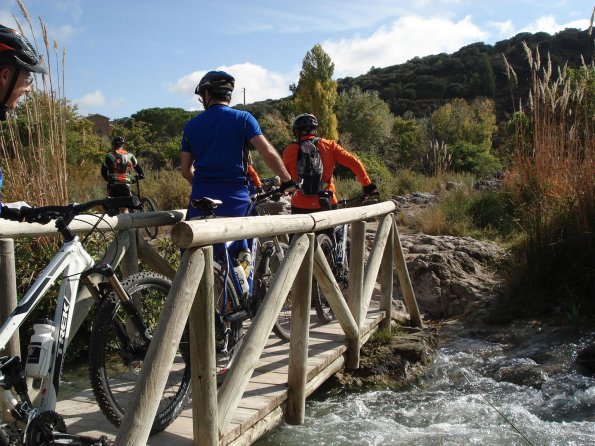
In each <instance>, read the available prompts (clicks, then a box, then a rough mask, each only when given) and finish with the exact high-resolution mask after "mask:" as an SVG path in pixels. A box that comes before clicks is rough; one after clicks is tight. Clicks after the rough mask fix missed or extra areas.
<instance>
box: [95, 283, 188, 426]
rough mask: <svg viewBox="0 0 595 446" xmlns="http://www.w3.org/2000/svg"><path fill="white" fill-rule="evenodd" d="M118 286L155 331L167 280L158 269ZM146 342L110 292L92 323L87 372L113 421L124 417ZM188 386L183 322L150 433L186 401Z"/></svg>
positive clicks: (165, 423)
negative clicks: (122, 288)
mask: <svg viewBox="0 0 595 446" xmlns="http://www.w3.org/2000/svg"><path fill="white" fill-rule="evenodd" d="M122 286H123V287H124V289H125V290H126V292H127V293H128V295H130V296H131V297H132V298H133V301H134V302H135V305H140V308H142V312H141V317H142V319H143V322H144V324H145V326H146V327H147V328H149V329H150V331H151V333H152V334H153V333H154V332H155V329H156V327H157V323H158V320H159V315H160V314H161V311H162V309H163V307H164V305H165V300H166V297H167V295H168V293H169V290H170V288H171V281H170V280H169V279H167V278H166V277H164V276H161V275H159V274H155V273H151V272H141V273H137V274H134V275H132V276H130V277H127V278H126V279H124V280H123V281H122ZM137 308H138V306H137ZM148 347H149V344H147V343H145V342H144V341H143V340H142V337H141V336H140V334H139V333H138V331H137V329H136V327H135V326H134V324H133V323H132V322H131V319H130V317H129V314H128V313H127V312H126V311H125V309H124V307H123V306H121V305H120V300H119V299H118V297H117V296H116V294H115V292H114V291H112V292H111V293H110V294H109V296H108V297H107V298H106V299H105V300H104V301H103V302H102V303H101V305H100V307H99V310H98V312H97V316H96V319H95V323H94V325H93V331H92V333H91V340H90V345H89V375H90V379H91V387H92V388H93V393H94V394H95V398H96V399H97V403H98V405H99V407H100V408H101V411H102V412H103V413H104V415H105V416H106V417H107V419H108V420H109V421H110V422H111V423H112V424H114V425H115V426H118V427H119V426H120V424H121V422H122V419H123V418H124V413H125V411H126V409H127V404H128V401H129V400H130V397H131V395H132V392H133V390H134V386H135V385H136V381H137V379H138V376H139V372H140V370H141V369H142V367H143V365H144V359H145V356H146V353H147V350H148ZM148 366H149V367H151V366H152V364H148ZM189 391H190V358H189V343H188V326H187V325H186V327H185V329H184V333H183V335H182V339H181V341H180V344H179V346H178V351H177V354H176V357H175V359H174V363H173V364H172V367H171V370H170V374H169V376H168V380H167V384H166V387H165V389H164V393H163V395H162V396H161V401H160V403H159V408H158V409H157V413H156V415H155V420H154V421H153V425H152V427H151V435H153V434H156V433H158V432H161V431H163V430H164V429H165V428H166V427H167V426H169V425H170V424H171V423H172V422H173V421H174V420H175V419H176V417H177V416H178V415H179V414H180V412H181V411H182V409H183V408H184V405H185V403H186V401H187V400H188V396H189Z"/></svg>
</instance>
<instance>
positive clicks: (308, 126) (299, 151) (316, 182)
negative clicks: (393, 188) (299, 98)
mask: <svg viewBox="0 0 595 446" xmlns="http://www.w3.org/2000/svg"><path fill="white" fill-rule="evenodd" d="M292 130H293V134H294V136H295V141H294V142H293V143H292V144H289V145H288V146H287V147H286V148H285V150H284V151H283V163H284V164H285V167H286V168H287V170H288V171H289V173H290V174H291V178H292V179H293V180H295V181H297V182H300V183H301V187H300V189H299V190H298V191H297V192H296V193H295V194H293V196H292V197H291V213H292V214H304V213H310V212H316V211H321V210H328V209H332V208H334V207H336V205H337V197H336V196H335V184H334V182H333V178H334V176H333V174H334V171H335V164H336V163H339V164H341V165H343V166H345V167H347V168H348V169H349V170H351V171H352V172H353V173H354V174H355V176H356V177H357V179H358V181H359V182H360V183H361V185H362V186H363V192H364V195H373V194H377V193H378V188H377V187H376V185H375V184H374V183H372V181H371V180H370V177H369V176H368V173H367V172H366V169H365V167H364V165H363V164H362V162H361V161H360V160H359V159H358V158H357V157H356V156H354V155H352V154H351V153H349V152H348V151H347V150H345V149H344V148H343V147H341V146H340V145H339V144H337V143H336V142H335V141H331V140H328V139H324V138H319V137H318V136H317V135H318V120H317V119H316V116H314V115H312V114H309V113H303V114H301V115H299V116H297V117H296V118H295V119H294V120H293V123H292Z"/></svg>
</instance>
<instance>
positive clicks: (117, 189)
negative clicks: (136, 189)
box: [107, 184, 132, 197]
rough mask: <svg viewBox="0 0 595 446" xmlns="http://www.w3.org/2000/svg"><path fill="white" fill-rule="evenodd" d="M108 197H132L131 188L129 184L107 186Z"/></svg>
mask: <svg viewBox="0 0 595 446" xmlns="http://www.w3.org/2000/svg"><path fill="white" fill-rule="evenodd" d="M107 195H108V197H130V196H131V195H132V193H131V192H130V187H129V186H128V184H108V185H107Z"/></svg>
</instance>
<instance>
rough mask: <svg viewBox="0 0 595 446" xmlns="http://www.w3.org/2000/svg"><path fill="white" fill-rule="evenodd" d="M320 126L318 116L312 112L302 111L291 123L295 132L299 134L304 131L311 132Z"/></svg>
mask: <svg viewBox="0 0 595 446" xmlns="http://www.w3.org/2000/svg"><path fill="white" fill-rule="evenodd" d="M317 128H318V120H317V119H316V116H314V115H312V114H310V113H302V114H301V115H297V116H296V117H295V119H294V120H293V123H292V124H291V129H292V130H293V133H294V134H296V135H299V134H301V133H302V131H304V130H305V131H306V132H310V131H312V130H315V129H317Z"/></svg>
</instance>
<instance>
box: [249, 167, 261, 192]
mask: <svg viewBox="0 0 595 446" xmlns="http://www.w3.org/2000/svg"><path fill="white" fill-rule="evenodd" d="M248 175H250V179H251V180H252V183H253V184H254V187H262V182H261V181H260V177H259V176H258V173H257V172H256V170H254V167H252V164H248Z"/></svg>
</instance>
